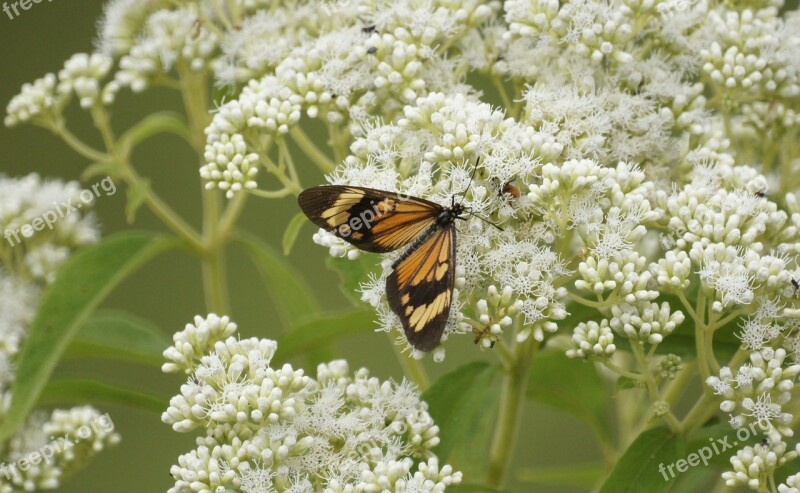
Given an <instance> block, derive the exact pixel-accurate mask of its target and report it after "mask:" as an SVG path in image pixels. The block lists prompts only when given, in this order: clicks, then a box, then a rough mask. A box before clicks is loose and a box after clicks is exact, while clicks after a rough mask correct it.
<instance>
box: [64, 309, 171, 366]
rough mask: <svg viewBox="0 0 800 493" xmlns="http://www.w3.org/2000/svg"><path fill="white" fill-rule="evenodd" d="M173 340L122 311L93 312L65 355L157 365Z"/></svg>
mask: <svg viewBox="0 0 800 493" xmlns="http://www.w3.org/2000/svg"><path fill="white" fill-rule="evenodd" d="M170 344H172V342H171V341H170V340H169V338H168V337H167V336H166V335H164V333H163V332H162V331H161V330H159V329H158V328H157V327H156V326H154V325H153V324H151V323H150V322H148V321H146V320H142V319H140V318H137V317H134V316H133V315H130V314H127V313H123V312H108V313H103V314H99V315H95V316H94V317H92V318H91V319H89V320H88V321H87V322H86V323H85V324H84V325H83V326H82V327H81V328H80V331H79V332H78V334H77V335H76V336H75V338H74V339H73V340H72V344H70V346H69V348H68V349H67V356H70V357H79V358H85V357H89V358H98V357H102V358H110V359H125V360H129V361H134V362H137V363H145V364H148V365H153V366H157V367H160V366H161V364H162V363H163V362H164V357H163V355H162V353H163V352H164V349H166V348H167V347H168V346H169V345H170Z"/></svg>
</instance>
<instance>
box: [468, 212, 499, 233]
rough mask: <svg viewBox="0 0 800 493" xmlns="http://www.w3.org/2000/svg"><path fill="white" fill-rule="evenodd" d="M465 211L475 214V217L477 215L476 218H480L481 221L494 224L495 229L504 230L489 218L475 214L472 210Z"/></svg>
mask: <svg viewBox="0 0 800 493" xmlns="http://www.w3.org/2000/svg"><path fill="white" fill-rule="evenodd" d="M466 213H467V214H469V215H470V216H475V217H477V218H478V219H480V220H481V221H483V222H485V223H486V224H491V225H492V226H494V227H495V228H497V229H498V230H500V231H504V229H503V228H501V227H500V226H498V225H496V224H495V223H493V222H492V221H490V220H488V219H486V218H485V217H483V216H481V215H480V214H476V213H474V212H472V211H470V210H467V211H466Z"/></svg>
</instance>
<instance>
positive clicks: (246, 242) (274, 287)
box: [236, 233, 319, 327]
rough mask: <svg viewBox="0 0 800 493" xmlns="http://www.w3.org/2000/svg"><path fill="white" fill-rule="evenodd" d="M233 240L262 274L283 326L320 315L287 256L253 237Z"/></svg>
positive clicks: (312, 296) (245, 236) (246, 235)
mask: <svg viewBox="0 0 800 493" xmlns="http://www.w3.org/2000/svg"><path fill="white" fill-rule="evenodd" d="M236 240H237V241H238V243H239V244H241V245H242V246H243V247H244V249H245V250H246V251H247V253H248V254H249V255H250V258H251V259H252V260H253V263H254V264H255V265H256V268H257V269H258V271H259V273H261V277H262V278H263V279H264V284H266V287H267V291H268V292H269V295H270V297H271V298H272V300H273V301H274V302H275V310H276V311H277V313H278V318H279V319H280V320H281V322H282V323H283V326H284V327H291V326H292V325H293V324H296V323H297V321H298V320H302V319H303V318H306V317H308V315H309V313H317V312H319V303H317V300H316V298H315V297H314V294H313V292H312V291H311V288H309V286H308V284H306V282H305V281H304V280H303V278H302V276H301V275H300V274H299V273H298V272H297V271H295V269H294V268H293V267H292V266H291V265H290V264H289V263H288V262H287V261H286V257H284V256H283V255H281V254H280V253H279V252H276V251H275V250H274V249H273V248H272V247H270V246H269V245H267V244H266V243H264V242H263V241H261V239H259V238H258V237H256V236H253V235H250V234H247V233H239V234H238V235H237V238H236Z"/></svg>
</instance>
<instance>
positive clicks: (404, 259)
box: [298, 175, 474, 351]
mask: <svg viewBox="0 0 800 493" xmlns="http://www.w3.org/2000/svg"><path fill="white" fill-rule="evenodd" d="M473 176H474V175H473ZM470 182H471V180H470ZM467 188H469V187H467ZM298 202H299V204H300V208H301V209H302V210H303V213H305V215H306V216H307V217H308V218H309V219H310V220H311V222H313V223H314V224H316V225H317V226H319V227H321V228H323V229H325V230H327V231H329V232H331V233H333V234H334V235H335V236H337V237H338V238H341V239H343V240H345V241H346V242H348V243H350V244H351V245H353V246H355V247H357V248H359V249H361V250H364V251H367V252H374V253H387V252H392V251H395V250H398V249H400V248H403V247H407V248H406V250H405V251H404V252H403V254H402V255H401V256H400V258H398V259H397V260H396V261H395V262H394V264H393V265H392V272H391V274H389V277H387V279H386V297H387V299H388V301H389V306H390V307H391V308H392V311H393V312H394V313H395V314H397V316H398V317H399V318H400V321H401V322H402V324H403V330H404V331H405V335H406V339H408V342H409V343H410V344H411V346H412V347H414V348H415V349H418V350H420V351H430V350H432V349H433V348H435V347H436V346H437V345H438V344H439V341H440V339H441V338H442V334H443V333H444V330H445V327H446V326H447V320H448V317H449V315H450V305H451V304H452V301H453V285H454V283H455V267H456V221H457V220H459V219H460V220H465V219H466V218H465V217H464V214H465V213H466V214H472V212H471V211H470V210H469V208H467V207H465V206H463V205H462V204H461V203H457V202H456V195H453V196H452V197H451V202H450V206H449V207H446V206H442V205H440V204H437V203H435V202H431V201H428V200H425V199H421V198H418V197H412V196H409V195H403V194H400V193H396V192H387V191H384V190H376V189H374V188H366V187H356V186H349V185H323V186H318V187H313V188H309V189H307V190H304V191H303V192H302V193H301V194H300V196H299V198H298Z"/></svg>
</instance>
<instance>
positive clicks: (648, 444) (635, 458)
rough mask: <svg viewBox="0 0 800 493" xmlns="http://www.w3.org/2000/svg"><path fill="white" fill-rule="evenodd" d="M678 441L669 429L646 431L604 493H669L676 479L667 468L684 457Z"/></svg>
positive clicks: (612, 475) (636, 441)
mask: <svg viewBox="0 0 800 493" xmlns="http://www.w3.org/2000/svg"><path fill="white" fill-rule="evenodd" d="M681 449H682V447H680V446H679V440H678V438H677V437H676V436H675V435H674V434H673V433H672V432H670V431H669V430H668V429H666V428H653V429H650V430H647V431H645V432H643V433H642V434H641V435H639V436H638V437H637V438H636V440H634V441H633V443H632V444H631V445H630V447H628V449H627V450H626V451H625V453H624V454H623V456H622V457H621V458H620V460H619V461H618V462H617V464H616V466H614V470H612V471H611V474H610V475H609V476H608V478H606V480H605V482H604V483H603V486H602V487H601V489H600V493H665V492H667V491H669V489H670V487H672V484H673V483H674V482H675V478H674V477H671V476H670V475H669V474H668V472H667V469H666V468H667V466H669V465H671V464H673V463H675V462H676V461H677V460H679V459H681V458H682V455H683V453H682V452H683V450H681Z"/></svg>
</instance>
